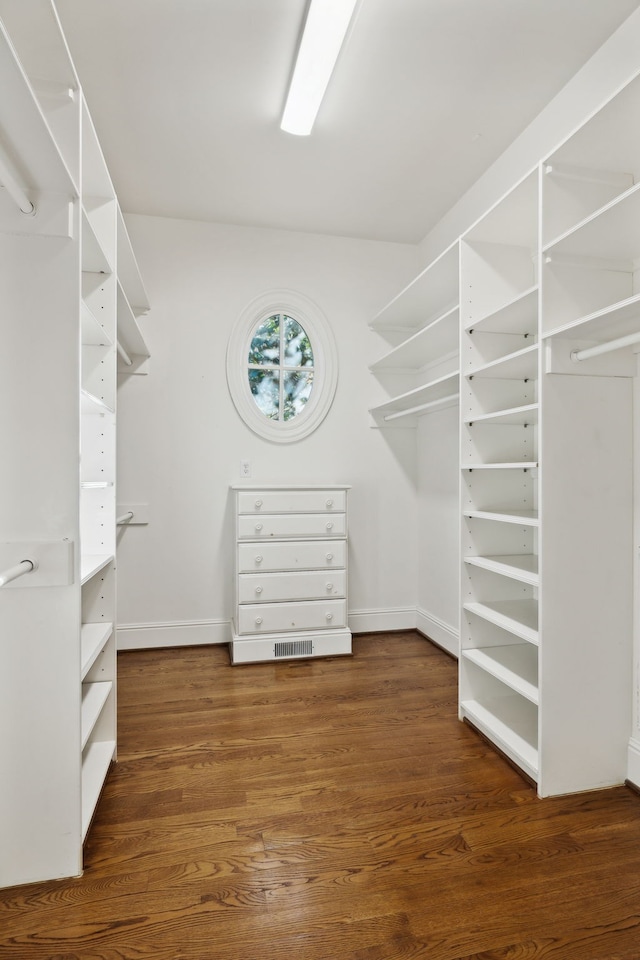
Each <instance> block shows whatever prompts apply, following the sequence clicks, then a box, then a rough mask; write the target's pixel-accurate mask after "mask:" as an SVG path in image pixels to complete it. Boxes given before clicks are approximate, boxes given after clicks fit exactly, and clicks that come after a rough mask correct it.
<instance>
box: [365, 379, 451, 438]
mask: <svg viewBox="0 0 640 960" xmlns="http://www.w3.org/2000/svg"><path fill="white" fill-rule="evenodd" d="M458 380H459V376H458V371H457V370H456V371H454V372H453V373H449V374H446V375H445V376H443V377H438V378H437V379H435V380H431V381H428V382H427V383H424V384H423V385H422V386H420V387H416V388H415V389H414V390H409V391H407V392H406V393H402V394H399V395H398V396H397V397H394V398H393V399H392V400H388V401H387V402H386V403H381V404H379V406H377V407H371V409H370V411H369V412H370V413H371V414H372V416H373V417H374V418H375V420H376V422H377V423H378V424H379V425H380V426H383V425H385V424H389V423H391V422H398V421H403V422H404V423H405V424H410V425H412V426H415V424H416V418H417V417H419V416H420V415H423V414H425V413H428V412H429V410H432V409H433V407H434V406H436V405H437V406H439V407H440V408H442V407H443V406H444V405H445V404H450V403H455V402H456V401H457V399H458V396H459V392H458Z"/></svg>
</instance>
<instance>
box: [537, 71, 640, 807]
mask: <svg viewBox="0 0 640 960" xmlns="http://www.w3.org/2000/svg"><path fill="white" fill-rule="evenodd" d="M639 107H640V80H639V79H635V80H634V81H632V82H631V83H629V84H628V85H627V86H626V87H625V88H624V89H623V90H622V91H621V92H620V93H618V94H617V95H616V96H615V97H613V98H612V99H611V101H610V102H609V103H607V104H605V105H604V106H603V108H602V109H601V110H599V111H598V113H596V114H595V115H594V117H593V118H591V119H590V120H589V121H588V122H587V123H585V124H584V125H583V127H581V128H580V129H579V130H578V131H577V132H576V133H575V134H573V135H572V136H571V137H569V138H568V140H567V141H566V142H565V143H564V144H562V145H561V146H560V147H558V149H557V150H555V151H554V153H553V155H552V156H550V157H549V158H547V159H546V161H545V162H544V163H543V165H542V170H543V173H542V196H543V209H542V275H541V283H542V311H541V325H542V342H543V343H544V355H545V374H544V377H543V378H542V392H541V393H542V397H541V399H542V408H541V409H542V430H541V433H542V456H543V459H544V465H545V466H544V477H545V482H544V493H543V497H542V500H541V520H542V524H543V554H542V568H541V569H542V576H543V578H544V582H545V589H544V596H543V603H542V604H541V621H540V625H541V633H542V635H543V637H544V640H543V646H542V658H541V685H542V689H543V690H544V705H545V706H544V710H543V712H542V716H541V725H540V751H541V757H542V761H543V762H542V769H541V778H540V784H539V789H540V792H541V793H542V794H543V795H546V794H554V793H563V792H570V791H577V790H586V789H593V788H596V787H601V786H608V785H611V784H616V783H622V782H623V781H624V780H625V778H626V776H627V746H628V740H629V735H630V731H631V722H632V716H631V700H632V682H631V674H632V657H633V653H632V638H633V589H634V588H633V539H632V538H633V493H632V486H633V425H632V419H633V396H632V395H633V379H632V378H633V377H634V376H635V375H636V372H637V363H636V357H635V356H634V355H633V353H632V350H633V348H632V347H630V346H629V347H626V348H621V349H618V350H613V351H611V352H609V351H607V352H606V353H603V354H601V355H597V356H593V357H588V356H587V357H584V358H583V359H581V360H580V359H574V355H575V353H576V352H577V353H578V354H579V353H580V351H581V350H586V349H589V348H591V347H594V346H596V347H599V346H600V345H602V344H605V343H611V342H612V341H616V340H618V339H619V338H621V337H626V336H628V335H630V334H638V333H639V332H640V281H639V276H640V274H639V272H638V262H639V258H640V227H639V224H640V183H639V182H638V180H639V178H640V134H639V131H638V125H637V123H636V122H635V118H636V117H637V114H638V109H639ZM636 350H637V347H636Z"/></svg>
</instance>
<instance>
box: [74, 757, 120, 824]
mask: <svg viewBox="0 0 640 960" xmlns="http://www.w3.org/2000/svg"><path fill="white" fill-rule="evenodd" d="M115 750H116V743H115V740H104V741H96V742H92V743H89V745H88V746H87V747H86V749H85V751H84V753H83V757H82V839H83V840H84V838H85V837H86V835H87V830H88V829H89V826H90V824H91V819H92V817H93V812H94V810H95V808H96V804H97V802H98V798H99V797H100V791H101V790H102V787H103V785H104V781H105V778H106V776H107V773H108V772H109V767H110V766H111V761H112V760H113V758H114V755H115Z"/></svg>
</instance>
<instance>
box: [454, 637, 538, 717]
mask: <svg viewBox="0 0 640 960" xmlns="http://www.w3.org/2000/svg"><path fill="white" fill-rule="evenodd" d="M462 656H463V657H464V658H465V659H466V660H469V661H471V663H475V664H476V666H478V667H480V668H481V669H482V670H484V671H485V673H489V674H491V676H492V677H495V678H496V679H497V680H500V681H501V682H502V683H504V684H505V685H506V686H508V687H509V688H510V689H512V690H514V691H515V692H516V693H519V694H520V695H521V696H523V697H526V699H527V700H530V701H531V703H534V704H536V706H537V705H538V653H537V650H536V648H535V647H534V646H531V644H529V643H512V644H508V645H506V646H502V647H498V646H496V647H483V648H475V649H470V650H463V651H462Z"/></svg>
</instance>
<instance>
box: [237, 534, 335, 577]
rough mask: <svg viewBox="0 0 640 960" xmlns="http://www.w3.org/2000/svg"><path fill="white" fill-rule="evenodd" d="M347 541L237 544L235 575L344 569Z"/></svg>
mask: <svg viewBox="0 0 640 960" xmlns="http://www.w3.org/2000/svg"><path fill="white" fill-rule="evenodd" d="M346 559H347V543H346V540H336V541H335V543H332V542H329V541H327V540H324V541H323V540H299V541H296V540H292V541H291V542H290V543H287V542H286V541H282V540H280V541H272V542H266V543H239V544H238V572H239V573H256V572H257V571H265V570H266V571H275V570H330V569H332V568H333V567H337V568H340V567H344V566H346Z"/></svg>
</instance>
